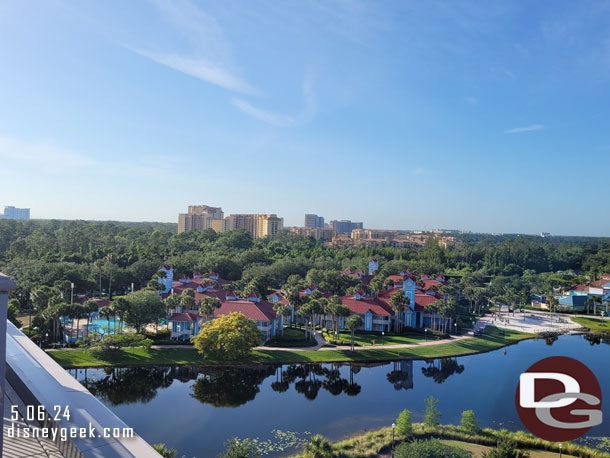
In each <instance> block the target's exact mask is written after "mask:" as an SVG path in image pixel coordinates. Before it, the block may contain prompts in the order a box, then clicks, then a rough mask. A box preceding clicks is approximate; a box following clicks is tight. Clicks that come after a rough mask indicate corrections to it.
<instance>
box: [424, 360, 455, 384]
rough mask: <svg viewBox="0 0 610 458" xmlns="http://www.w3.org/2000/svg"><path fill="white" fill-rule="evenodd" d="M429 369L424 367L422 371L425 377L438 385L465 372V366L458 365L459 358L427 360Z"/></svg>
mask: <svg viewBox="0 0 610 458" xmlns="http://www.w3.org/2000/svg"><path fill="white" fill-rule="evenodd" d="M425 361H426V364H428V367H422V368H421V371H422V374H424V376H425V377H431V378H432V380H434V381H435V382H436V383H443V382H444V381H445V380H447V379H448V378H449V377H451V376H452V375H453V374H461V373H462V372H464V366H463V365H462V364H458V362H457V358H441V359H433V360H430V359H427V360H425Z"/></svg>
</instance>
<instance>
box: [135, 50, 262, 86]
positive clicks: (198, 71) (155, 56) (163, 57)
mask: <svg viewBox="0 0 610 458" xmlns="http://www.w3.org/2000/svg"><path fill="white" fill-rule="evenodd" d="M128 48H129V49H130V50H132V51H133V52H135V53H137V54H139V55H141V56H145V57H148V58H149V59H151V60H153V61H155V62H157V63H158V64H162V65H167V66H168V67H170V68H173V69H174V70H178V71H179V72H182V73H186V74H187V75H190V76H194V77H195V78H199V79H200V80H203V81H206V82H208V83H212V84H215V85H217V86H220V87H222V88H225V89H228V90H230V91H234V92H241V93H244V94H254V93H255V92H256V91H255V89H254V88H253V87H252V86H250V85H249V84H248V83H246V82H245V81H243V80H242V79H240V78H239V77H237V76H235V75H234V74H233V73H232V72H231V71H230V70H228V69H227V68H223V67H222V66H219V65H217V64H215V63H213V62H210V61H208V60H206V59H202V58H191V57H185V56H180V55H178V54H163V53H157V52H151V51H143V50H140V49H135V48H132V47H128Z"/></svg>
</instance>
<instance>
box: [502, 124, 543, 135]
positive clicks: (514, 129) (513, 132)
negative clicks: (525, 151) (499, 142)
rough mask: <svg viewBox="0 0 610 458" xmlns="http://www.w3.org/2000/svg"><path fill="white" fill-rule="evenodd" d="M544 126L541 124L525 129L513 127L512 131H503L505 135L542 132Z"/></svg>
mask: <svg viewBox="0 0 610 458" xmlns="http://www.w3.org/2000/svg"><path fill="white" fill-rule="evenodd" d="M544 128H545V126H544V125H542V124H532V125H531V126H526V127H515V128H513V129H508V130H505V131H504V133H505V134H518V133H520V132H532V131H534V130H542V129H544Z"/></svg>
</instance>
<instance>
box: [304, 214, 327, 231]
mask: <svg viewBox="0 0 610 458" xmlns="http://www.w3.org/2000/svg"><path fill="white" fill-rule="evenodd" d="M305 227H308V228H310V229H316V228H323V227H324V217H323V216H318V215H314V214H312V213H306V214H305Z"/></svg>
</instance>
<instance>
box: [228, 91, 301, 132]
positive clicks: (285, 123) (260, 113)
mask: <svg viewBox="0 0 610 458" xmlns="http://www.w3.org/2000/svg"><path fill="white" fill-rule="evenodd" d="M231 103H232V104H233V105H235V106H236V107H237V108H239V109H240V110H241V111H243V112H244V113H246V114H247V115H250V116H252V117H253V118H256V119H258V120H259V121H263V122H266V123H269V124H273V125H275V126H280V127H292V126H295V125H296V124H297V122H296V120H295V119H294V118H293V117H292V116H287V115H282V114H276V113H272V112H270V111H266V110H261V109H260V108H256V107H254V106H252V105H250V104H249V103H248V102H246V101H245V100H243V99H238V98H233V99H232V100H231Z"/></svg>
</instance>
